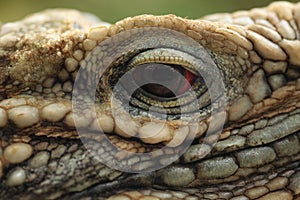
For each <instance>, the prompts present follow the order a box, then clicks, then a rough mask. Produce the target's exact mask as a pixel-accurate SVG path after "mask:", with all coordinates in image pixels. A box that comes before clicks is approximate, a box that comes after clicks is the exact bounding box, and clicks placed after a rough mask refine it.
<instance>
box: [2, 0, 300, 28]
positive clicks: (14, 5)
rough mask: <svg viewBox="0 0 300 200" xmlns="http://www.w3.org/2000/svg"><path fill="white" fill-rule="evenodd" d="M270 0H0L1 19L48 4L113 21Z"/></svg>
mask: <svg viewBox="0 0 300 200" xmlns="http://www.w3.org/2000/svg"><path fill="white" fill-rule="evenodd" d="M270 2H273V1H270V0H243V1H242V0H226V1H225V0H123V1H121V0H27V1H26V0H0V21H1V22H7V21H15V20H18V19H20V18H23V17H24V16H25V15H27V14H29V13H32V12H37V11H40V10H43V9H45V8H57V7H64V8H75V9H79V10H82V11H86V12H91V13H94V14H95V15H97V16H99V17H100V18H101V19H102V20H104V21H107V22H110V23H113V22H116V21H117V20H120V19H122V18H124V17H128V16H134V15H139V14H170V13H172V14H176V15H179V16H182V17H187V18H197V17H200V16H203V15H206V14H211V13H216V12H232V11H235V10H240V9H250V8H253V7H260V6H265V5H267V4H269V3H270ZM291 2H297V1H291Z"/></svg>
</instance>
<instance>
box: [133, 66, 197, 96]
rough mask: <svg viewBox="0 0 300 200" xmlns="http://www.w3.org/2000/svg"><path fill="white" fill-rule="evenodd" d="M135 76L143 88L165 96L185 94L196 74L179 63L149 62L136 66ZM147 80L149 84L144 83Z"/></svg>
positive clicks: (148, 91) (151, 92)
mask: <svg viewBox="0 0 300 200" xmlns="http://www.w3.org/2000/svg"><path fill="white" fill-rule="evenodd" d="M133 78H134V80H135V81H136V83H137V84H138V85H140V86H141V89H142V90H144V91H146V92H147V93H150V94H152V95H155V96H158V97H164V98H170V97H175V96H177V95H181V94H184V93H185V92H186V91H187V90H188V89H189V88H190V87H191V85H192V83H193V81H194V80H195V75H194V74H193V73H191V72H190V71H188V70H186V69H184V68H183V67H181V66H179V65H165V64H161V63H147V64H141V65H139V66H137V67H136V69H135V71H134V73H133ZM145 82H147V84H143V83H145Z"/></svg>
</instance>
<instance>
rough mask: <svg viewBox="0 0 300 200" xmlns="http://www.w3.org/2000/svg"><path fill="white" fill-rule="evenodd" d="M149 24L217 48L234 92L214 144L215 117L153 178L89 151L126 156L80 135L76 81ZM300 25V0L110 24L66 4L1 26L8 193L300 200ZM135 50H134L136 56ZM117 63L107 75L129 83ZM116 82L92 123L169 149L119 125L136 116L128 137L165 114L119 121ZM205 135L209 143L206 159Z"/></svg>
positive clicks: (2, 172) (0, 127)
mask: <svg viewBox="0 0 300 200" xmlns="http://www.w3.org/2000/svg"><path fill="white" fill-rule="evenodd" d="M149 27H151V28H163V30H165V29H167V30H172V31H176V32H179V33H183V34H184V35H186V36H187V37H188V38H190V39H192V40H193V41H196V42H197V44H199V46H200V47H201V48H204V50H205V51H207V52H209V53H208V54H203V55H209V56H208V58H207V59H210V60H212V61H213V62H214V63H215V64H216V65H217V66H218V68H219V69H220V71H221V74H222V78H223V79H224V84H225V88H226V89H227V90H226V91H227V93H226V96H227V100H228V102H227V106H226V109H225V111H224V112H223V115H222V116H223V117H225V124H224V127H223V129H222V130H221V133H220V135H218V137H216V135H214V134H212V135H211V137H208V139H207V140H204V139H203V138H204V136H206V135H207V134H205V133H206V131H207V127H208V126H210V127H212V130H214V131H217V130H218V124H215V125H211V124H210V122H211V121H213V120H214V119H215V118H214V117H215V116H214V115H212V116H209V115H204V117H203V118H202V119H201V122H199V123H198V124H197V125H199V127H198V129H197V131H196V137H195V138H194V141H193V143H192V144H191V146H190V147H189V149H188V150H187V151H186V152H185V153H184V154H183V155H182V156H181V157H180V158H179V159H178V161H176V162H174V163H173V164H171V165H169V166H166V167H164V168H162V169H159V170H156V171H152V172H147V173H128V172H121V171H118V170H115V169H111V168H110V167H108V166H106V165H104V164H102V163H101V162H100V161H99V160H97V159H95V158H94V156H93V155H92V154H91V153H90V152H89V151H87V149H89V148H91V149H96V151H99V152H100V153H101V154H103V155H104V157H105V156H106V157H107V158H110V157H109V156H115V155H110V154H111V151H110V150H111V149H109V148H108V147H107V146H101V145H99V144H102V143H97V142H99V141H102V140H103V135H100V136H99V135H97V134H93V133H89V132H86V133H84V134H83V135H80V137H81V139H83V140H80V139H79V135H78V132H77V131H76V129H75V125H74V111H73V110H72V101H71V99H72V94H73V93H72V92H73V85H74V82H75V80H76V76H77V73H78V70H79V69H80V68H82V67H86V68H88V67H87V66H88V64H87V63H85V60H87V58H88V57H87V56H88V55H89V53H90V52H94V50H95V48H97V47H98V46H100V45H101V44H102V43H103V42H104V41H107V40H108V39H109V38H112V37H114V36H116V35H117V34H120V33H123V32H126V31H128V30H134V29H138V28H139V30H140V35H139V36H140V38H141V39H142V40H145V41H146V39H147V38H146V37H145V36H143V33H144V31H145V30H146V29H147V28H149ZM299 27H300V4H292V3H288V2H275V3H272V4H271V5H269V6H268V7H266V8H255V9H252V10H250V11H239V12H235V13H232V14H216V15H210V16H206V17H204V18H201V19H199V20H198V19H197V20H190V19H184V18H181V17H178V16H175V15H165V16H153V15H141V16H136V17H130V18H126V19H124V20H121V21H119V22H117V23H115V24H113V25H109V24H107V23H104V22H100V21H97V19H95V18H94V17H91V15H86V14H84V13H80V12H78V11H75V10H61V9H55V10H46V11H43V12H40V13H37V14H34V15H32V16H29V17H27V18H25V19H23V20H21V21H18V22H14V23H7V24H2V25H1V27H0V28H1V29H0V136H1V137H0V199H106V198H108V199H111V200H113V199H124V200H125V199H144V200H145V199H148V200H150V199H151V200H152V199H153V200H154V199H235V200H237V199H239V200H241V199H264V200H266V199H268V200H271V199H272V200H274V199H287V200H288V199H291V200H292V199H300V170H299V169H300V165H299V160H300V142H299V139H300V132H299V130H300V53H299V52H300V39H299V38H300V28H299ZM161 36H164V37H165V38H166V40H167V42H169V43H172V40H170V41H168V36H166V35H161ZM155 37H158V36H153V38H152V39H154V40H155ZM128 38H129V39H128V40H129V41H134V40H135V38H133V39H132V38H131V39H130V35H128ZM157 40H159V37H158V38H157ZM150 43H151V41H150ZM183 43H184V42H183ZM141 44H142V45H143V43H141ZM145 44H146V43H145ZM135 47H136V48H138V46H134V45H133V46H132V48H131V50H132V51H131V52H130V55H131V54H132V52H134V51H135V49H134V48H135ZM184 49H187V48H186V47H185V46H184V45H182V46H179V47H178V48H177V50H178V51H181V50H182V51H184ZM167 52H169V51H167ZM138 53H139V52H138ZM127 54H129V52H123V55H124V57H125V58H128V55H127ZM150 54H151V52H150ZM179 54H180V53H179ZM180 55H181V54H180ZM190 55H192V56H194V55H195V56H199V52H191V53H190ZM201 55H202V54H201ZM93 56H94V57H93ZM107 56H110V53H109V52H107ZM164 56H165V55H164ZM170 57H172V56H171V55H170ZM92 58H98V54H95V55H94V54H93V55H92V56H91V57H90V59H88V60H92V61H91V62H92V64H95V63H93V62H96V61H95V60H97V59H95V60H93V59H92ZM164 58H165V57H164ZM153 59H154V58H153ZM184 59H187V58H184ZM200 59H204V58H200ZM150 60H151V59H150ZM154 60H155V59H154ZM187 60H188V59H187ZM100 62H102V60H100ZM118 62H119V61H118ZM156 62H158V61H156ZM114 67H115V68H116V67H118V64H115V65H112V68H111V69H112V70H111V71H110V72H107V73H104V76H109V77H113V78H116V79H118V77H114V76H115V75H116V74H115V72H114V69H115V68H114ZM104 78H105V77H104ZM86 85H89V81H88V80H87V81H86ZM110 89H111V88H110V87H109V86H107V85H105V84H104V85H102V90H101V89H99V91H98V92H99V93H98V95H99V96H100V97H99V99H100V100H99V101H96V104H97V106H98V107H97V109H99V110H97V111H98V113H99V115H98V118H97V119H98V121H97V119H92V120H90V119H85V118H84V117H83V118H82V119H83V120H82V121H81V122H82V126H87V127H91V129H93V127H94V126H95V124H94V123H95V121H96V122H99V123H100V124H101V127H102V128H103V130H104V132H105V135H106V136H107V138H108V139H109V140H110V141H112V143H113V144H115V145H116V146H117V147H119V148H120V149H124V150H127V151H129V152H140V153H146V152H151V151H154V150H155V149H157V148H161V147H162V145H163V144H165V143H166V141H167V140H168V139H165V138H162V139H161V138H160V139H157V137H159V136H155V137H152V138H150V139H149V140H144V141H141V140H139V139H133V138H132V137H130V136H128V135H126V134H124V132H122V131H120V130H122V128H124V123H125V126H126V127H127V128H128V127H129V128H128V130H129V134H130V131H132V130H136V129H134V128H136V126H138V127H137V130H138V131H137V132H138V133H139V134H141V132H142V131H141V130H142V129H143V130H145V129H146V128H145V127H146V125H145V124H147V126H148V127H150V128H151V129H155V127H154V124H155V123H160V120H159V119H156V120H157V121H155V122H149V117H147V116H140V115H139V114H140V113H138V114H137V115H136V116H134V117H133V121H131V122H130V123H133V124H134V125H132V124H130V123H129V122H128V123H127V121H126V120H127V118H126V117H125V118H122V119H121V122H120V121H118V120H117V117H118V116H114V115H112V114H111V113H112V111H111V110H112V107H111V105H110V103H109V101H108V100H109V99H110V98H109V97H110V96H109V95H111V92H110ZM204 114H205V112H204ZM208 114H209V113H208ZM218 114H220V113H216V115H218ZM122 116H123V115H122ZM124 116H128V114H127V115H126V114H124ZM77 117H78V116H77ZM80 119H81V118H80ZM93 120H94V121H93ZM122 120H123V121H122ZM175 121H176V120H171V119H170V120H167V122H166V127H167V130H166V131H165V132H160V134H165V135H166V137H168V138H169V137H170V133H174V134H175V133H176V134H180V135H182V134H185V133H186V132H185V131H184V130H187V132H192V131H193V130H195V129H194V128H193V126H192V125H191V124H187V125H186V126H183V127H181V128H182V129H180V128H179V127H180V126H178V124H177V123H178V120H177V121H176V122H175ZM179 121H180V120H179ZM123 122H124V123H123ZM122 124H123V125H122ZM144 126H145V127H144ZM164 130H165V129H164ZM171 136H172V137H173V136H174V135H172V134H171ZM216 138H217V139H216ZM214 140H217V142H216V143H215V144H214V145H211V144H210V143H209V142H210V141H212V143H213V141H214ZM82 141H85V145H83V143H82ZM161 142H162V143H161ZM203 142H204V143H206V147H208V150H209V153H208V154H207V155H206V156H205V157H203V156H202V153H203V152H202V151H201V149H200V144H202V143H203ZM97 144H98V146H97ZM210 147H212V149H211V148H210ZM118 156H120V157H122V155H118ZM123 156H124V155H123ZM128 156H129V157H130V155H128ZM125 157H126V155H125ZM108 160H109V159H108ZM166 160H167V158H163V157H162V158H161V160H160V161H162V162H163V161H166Z"/></svg>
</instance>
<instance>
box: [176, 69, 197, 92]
mask: <svg viewBox="0 0 300 200" xmlns="http://www.w3.org/2000/svg"><path fill="white" fill-rule="evenodd" d="M184 78H185V80H186V81H185V82H184V85H183V86H182V88H181V89H180V90H179V95H182V94H184V93H185V92H186V91H187V90H188V89H190V87H191V85H192V83H193V82H194V80H195V75H194V74H193V73H192V72H190V71H189V70H184Z"/></svg>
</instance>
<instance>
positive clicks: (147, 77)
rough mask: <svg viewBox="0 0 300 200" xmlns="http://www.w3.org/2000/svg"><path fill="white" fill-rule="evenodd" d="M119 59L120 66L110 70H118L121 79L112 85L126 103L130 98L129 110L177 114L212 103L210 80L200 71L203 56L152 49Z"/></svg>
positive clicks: (204, 107)
mask: <svg viewBox="0 0 300 200" xmlns="http://www.w3.org/2000/svg"><path fill="white" fill-rule="evenodd" d="M126 57H127V56H126ZM127 58H128V57H127ZM119 63H122V64H121V65H118V66H117V67H116V68H118V70H111V72H110V73H118V75H117V76H115V77H119V79H112V81H111V82H110V84H109V85H111V86H112V89H113V90H114V96H115V97H116V98H117V99H119V100H120V101H121V102H124V103H123V106H124V105H125V104H128V102H129V106H127V110H128V111H129V112H132V114H133V115H134V113H135V114H137V115H142V113H148V111H149V110H152V111H155V113H165V114H167V115H168V116H171V115H172V116H175V118H177V117H176V116H180V115H181V114H184V113H186V114H188V113H192V112H199V109H198V108H199V107H200V108H202V110H203V111H205V109H206V107H208V106H209V105H210V95H209V92H208V86H207V83H206V82H205V81H204V79H203V78H202V76H201V75H200V73H199V72H198V71H199V70H198V69H199V60H198V58H196V57H194V56H192V55H190V54H188V53H186V52H184V51H180V50H176V49H171V48H156V49H149V50H144V51H143V52H137V53H136V54H135V55H133V56H132V57H131V58H129V59H128V60H126V61H125V62H124V60H123V61H122V62H119ZM112 69H113V68H112ZM114 69H115V68H114ZM122 69H123V70H124V71H122ZM125 69H126V70H125ZM114 81H116V82H114ZM125 102H127V103H125ZM195 104H196V105H195ZM125 107H126V105H125ZM133 112H134V113H133Z"/></svg>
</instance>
